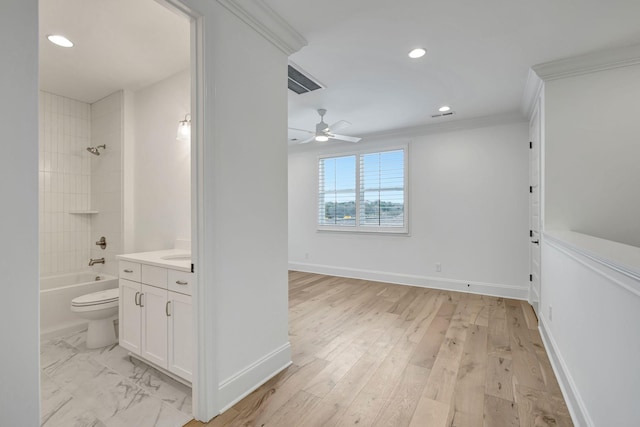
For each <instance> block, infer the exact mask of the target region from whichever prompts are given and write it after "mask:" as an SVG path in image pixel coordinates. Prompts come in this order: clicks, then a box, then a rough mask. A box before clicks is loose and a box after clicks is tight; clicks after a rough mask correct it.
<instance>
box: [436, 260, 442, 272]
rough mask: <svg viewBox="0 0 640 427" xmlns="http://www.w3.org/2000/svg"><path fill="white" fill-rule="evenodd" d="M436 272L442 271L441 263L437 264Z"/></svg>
mask: <svg viewBox="0 0 640 427" xmlns="http://www.w3.org/2000/svg"><path fill="white" fill-rule="evenodd" d="M436 271H437V272H440V271H442V264H440V263H439V262H436Z"/></svg>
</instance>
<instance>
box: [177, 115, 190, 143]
mask: <svg viewBox="0 0 640 427" xmlns="http://www.w3.org/2000/svg"><path fill="white" fill-rule="evenodd" d="M176 139H177V140H178V141H190V140H191V114H189V113H187V114H186V115H185V116H184V120H180V121H179V122H178V136H176Z"/></svg>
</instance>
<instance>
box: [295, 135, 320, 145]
mask: <svg viewBox="0 0 640 427" xmlns="http://www.w3.org/2000/svg"><path fill="white" fill-rule="evenodd" d="M314 139H316V136H315V134H314V135H313V136H311V137H309V138H307V139H305V140H304V141H299V142H298V144H306V143H308V142H311V141H313V140H314Z"/></svg>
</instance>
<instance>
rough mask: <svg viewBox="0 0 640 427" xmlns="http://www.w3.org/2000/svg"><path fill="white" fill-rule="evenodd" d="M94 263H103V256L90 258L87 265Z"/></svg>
mask: <svg viewBox="0 0 640 427" xmlns="http://www.w3.org/2000/svg"><path fill="white" fill-rule="evenodd" d="M94 264H104V257H103V258H96V259H93V258H91V259H90V260H89V267H91V266H92V265H94Z"/></svg>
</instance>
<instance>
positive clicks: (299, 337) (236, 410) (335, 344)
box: [187, 271, 573, 427]
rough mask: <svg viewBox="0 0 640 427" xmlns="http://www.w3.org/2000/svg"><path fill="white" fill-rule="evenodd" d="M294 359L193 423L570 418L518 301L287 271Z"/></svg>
mask: <svg viewBox="0 0 640 427" xmlns="http://www.w3.org/2000/svg"><path fill="white" fill-rule="evenodd" d="M289 331H290V332H289V334H290V340H291V346H292V352H293V365H292V366H290V367H289V368H288V369H286V370H285V371H283V372H281V373H280V374H278V375H276V376H275V377H274V378H272V379H271V380H269V381H268V382H267V383H265V384H264V385H262V386H261V387H260V388H258V389H257V390H256V391H254V392H253V393H251V394H250V395H249V396H247V397H246V398H244V399H243V400H242V401H240V402H238V403H237V404H236V405H235V406H233V407H232V408H231V409H229V410H228V411H226V412H225V413H224V414H222V415H220V416H218V417H216V418H215V419H213V420H212V421H211V422H209V423H208V424H202V423H200V422H197V421H191V422H190V423H188V424H187V427H196V426H204V425H206V426H210V427H219V426H260V427H263V426H264V427H266V426H274V427H290V426H305V427H307V426H319V427H320V426H322V427H327V426H393V427H402V426H411V427H417V426H421V427H440V426H443V427H444V426H447V427H452V426H459V427H462V426H474V427H477V426H485V427H502V426H505V427H507V426H508V427H510V426H522V427H524V426H536V427H543V426H554V427H560V426H572V425H573V424H572V422H571V418H570V416H569V411H568V410H567V407H566V404H565V402H564V399H563V397H562V394H561V392H560V388H559V386H558V383H557V381H556V378H555V376H554V374H553V370H552V369H551V364H550V362H549V359H548V358H547V354H546V352H545V349H544V347H543V345H542V341H541V339H540V335H539V334H538V330H537V318H536V316H535V313H534V312H533V310H532V308H531V306H530V305H529V304H527V303H526V302H523V301H516V300H510V299H503V298H495V297H488V296H481V295H473V294H466V293H460V292H448V291H440V290H435V289H423V288H416V287H411V286H401V285H393V284H388V283H380V282H370V281H365V280H357V279H345V278H339V277H331V276H323V275H318V274H311V273H302V272H296V271H292V272H290V273H289Z"/></svg>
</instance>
